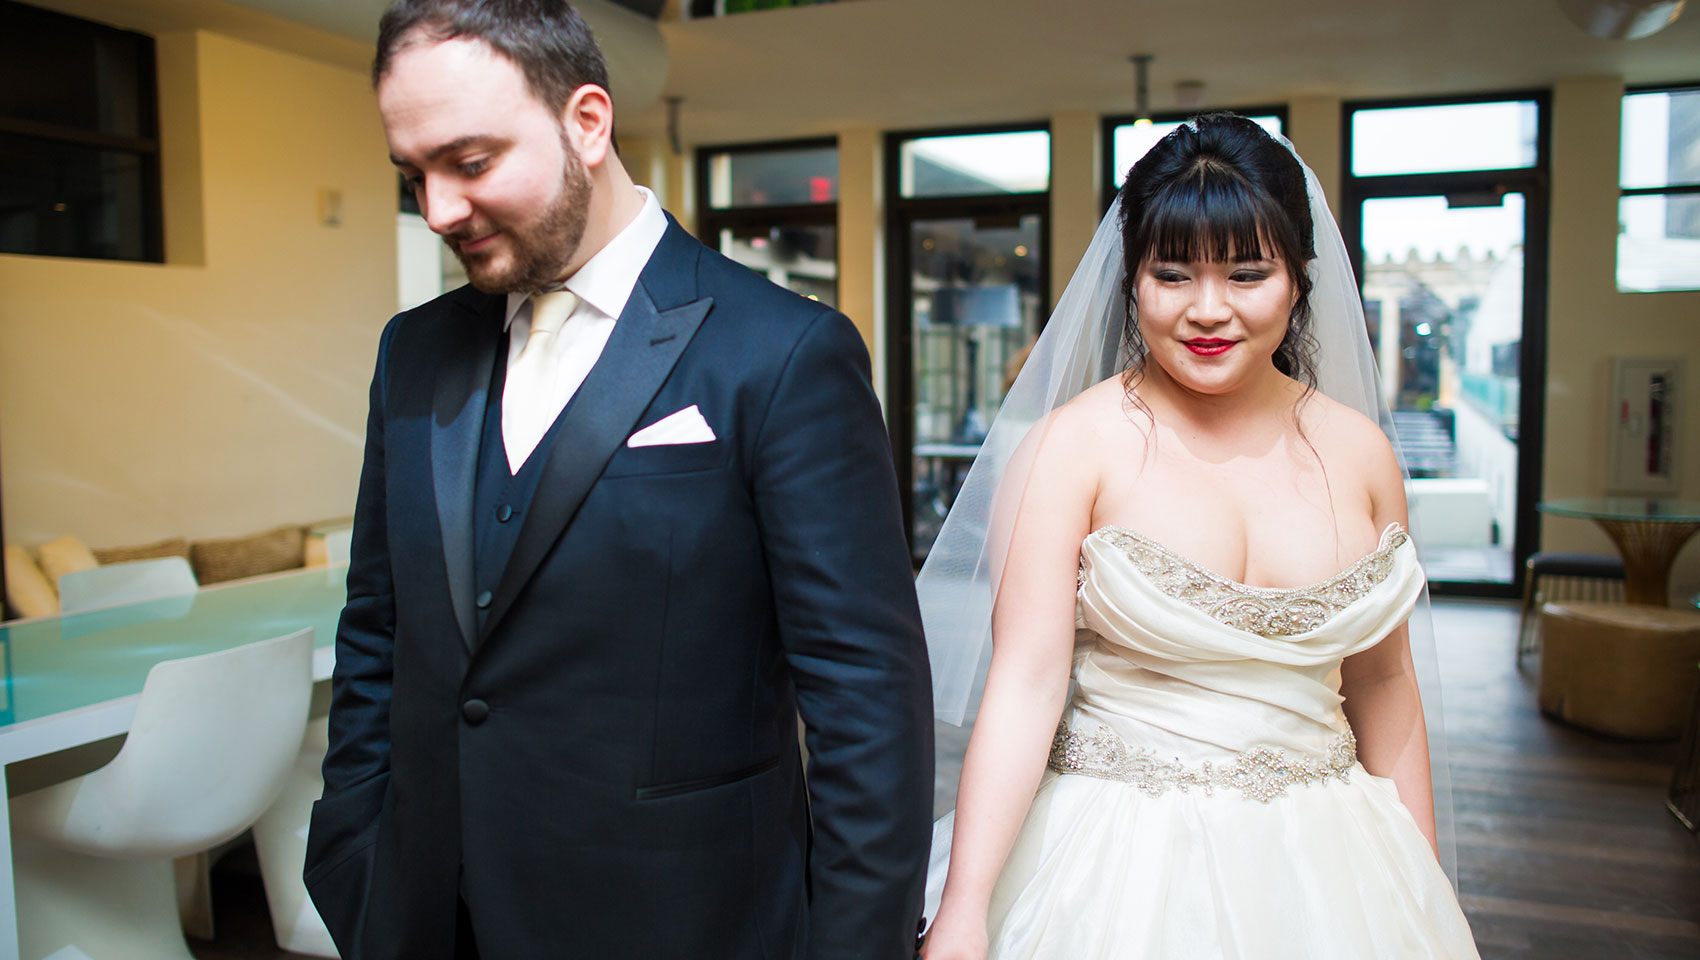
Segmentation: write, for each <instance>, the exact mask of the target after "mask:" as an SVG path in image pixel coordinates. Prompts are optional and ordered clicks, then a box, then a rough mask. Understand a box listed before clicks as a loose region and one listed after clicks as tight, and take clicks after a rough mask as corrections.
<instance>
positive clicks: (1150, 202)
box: [1121, 113, 1316, 390]
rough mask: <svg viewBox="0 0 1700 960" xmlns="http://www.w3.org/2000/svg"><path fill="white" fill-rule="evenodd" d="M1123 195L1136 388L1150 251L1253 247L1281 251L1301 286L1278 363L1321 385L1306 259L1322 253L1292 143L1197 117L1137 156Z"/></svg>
mask: <svg viewBox="0 0 1700 960" xmlns="http://www.w3.org/2000/svg"><path fill="white" fill-rule="evenodd" d="M1121 201H1122V209H1121V231H1122V256H1123V261H1124V263H1123V265H1124V267H1125V268H1126V270H1125V274H1124V276H1123V277H1122V299H1123V303H1124V304H1125V310H1126V314H1125V316H1126V319H1125V321H1124V324H1123V328H1122V345H1123V357H1122V361H1123V365H1124V367H1125V369H1126V372H1125V373H1124V375H1123V376H1124V382H1125V383H1126V384H1127V385H1128V387H1129V388H1130V389H1131V388H1132V385H1133V383H1134V381H1135V380H1136V379H1138V377H1139V376H1140V374H1141V373H1143V372H1144V369H1145V340H1144V337H1143V336H1141V334H1140V332H1139V322H1138V320H1137V316H1136V310H1135V304H1134V289H1135V286H1136V278H1137V276H1138V273H1139V265H1140V264H1141V263H1144V262H1145V261H1146V260H1147V259H1157V260H1166V261H1173V262H1177V263H1192V262H1198V261H1207V262H1212V263H1223V262H1227V261H1228V260H1230V259H1240V258H1243V257H1245V256H1246V252H1247V251H1259V252H1260V255H1261V256H1263V257H1265V258H1269V259H1275V258H1279V259H1280V261H1281V262H1282V264H1284V265H1285V267H1286V270H1287V275H1288V277H1289V278H1291V280H1292V283H1293V289H1294V290H1296V291H1298V297H1297V298H1296V299H1295V301H1294V303H1293V310H1292V313H1291V314H1290V315H1289V316H1288V318H1287V334H1286V336H1285V337H1283V338H1282V339H1281V345H1280V346H1279V347H1277V348H1276V350H1275V356H1274V363H1275V369H1277V370H1279V371H1281V372H1282V373H1284V374H1286V375H1287V376H1289V377H1292V378H1293V379H1295V380H1297V381H1299V382H1300V383H1302V384H1304V385H1305V386H1306V387H1307V388H1309V389H1311V390H1314V389H1315V387H1316V369H1315V359H1314V352H1315V341H1314V340H1313V339H1312V338H1311V335H1310V292H1311V286H1312V284H1311V279H1310V275H1309V274H1308V273H1307V272H1306V270H1305V264H1306V263H1308V262H1310V261H1311V260H1313V259H1315V257H1316V244H1315V235H1316V231H1315V225H1314V224H1312V222H1311V217H1310V197H1309V195H1308V193H1307V191H1306V189H1305V176H1304V168H1303V167H1302V166H1301V165H1300V164H1299V160H1298V158H1297V157H1296V156H1294V155H1293V153H1292V151H1291V150H1288V149H1287V148H1286V146H1284V145H1283V144H1282V143H1281V142H1280V141H1278V140H1276V139H1275V138H1274V137H1272V136H1270V135H1269V134H1268V133H1267V132H1266V131H1265V130H1264V129H1263V128H1262V127H1260V126H1258V125H1257V124H1256V123H1253V122H1252V121H1250V120H1247V119H1246V118H1245V117H1241V116H1237V115H1235V114H1231V113H1213V114H1207V115H1205V116H1201V117H1195V118H1193V119H1192V120H1190V121H1188V122H1187V123H1185V124H1183V125H1181V126H1180V127H1178V128H1176V129H1175V130H1174V132H1172V133H1170V134H1169V135H1168V136H1166V137H1164V138H1163V139H1161V140H1159V141H1157V145H1156V146H1154V147H1152V148H1151V150H1150V152H1148V153H1146V154H1145V156H1143V157H1141V158H1140V159H1139V162H1137V163H1135V164H1134V165H1133V169H1131V170H1129V171H1128V174H1127V180H1126V182H1124V183H1123V184H1122V188H1121Z"/></svg>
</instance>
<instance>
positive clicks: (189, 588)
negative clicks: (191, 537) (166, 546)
mask: <svg viewBox="0 0 1700 960" xmlns="http://www.w3.org/2000/svg"><path fill="white" fill-rule="evenodd" d="M199 589H200V584H198V583H196V582H195V574H194V571H192V570H190V569H189V561H187V560H185V559H183V558H182V557H158V558H156V559H153V560H130V561H126V562H124V563H109V564H106V565H105V566H100V567H91V568H89V569H87V570H78V571H76V572H75V573H67V574H65V575H63V576H61V577H60V578H59V610H60V612H61V613H75V612H77V611H78V610H88V609H91V608H94V607H110V606H112V605H114V604H119V603H135V602H137V601H140V600H158V599H160V598H161V597H178V596H185V595H188V594H192V593H194V592H195V591H196V590H199Z"/></svg>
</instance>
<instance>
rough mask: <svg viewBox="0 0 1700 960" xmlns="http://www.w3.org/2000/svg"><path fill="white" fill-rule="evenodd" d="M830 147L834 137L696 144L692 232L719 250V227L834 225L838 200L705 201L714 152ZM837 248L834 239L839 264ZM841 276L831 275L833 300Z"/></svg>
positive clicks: (834, 146)
mask: <svg viewBox="0 0 1700 960" xmlns="http://www.w3.org/2000/svg"><path fill="white" fill-rule="evenodd" d="M827 147H831V148H832V149H833V150H837V149H838V138H837V137H832V136H828V137H808V138H803V139H794V140H761V141H753V142H740V143H723V144H709V145H705V146H700V147H697V148H696V149H695V151H694V153H693V154H692V159H693V160H694V161H695V165H696V170H695V183H696V197H697V205H696V207H697V216H696V235H697V237H698V239H700V240H701V241H702V243H703V245H704V246H707V247H708V248H710V249H711V250H714V251H716V252H719V250H720V231H722V230H733V231H747V230H753V229H759V228H762V227H767V228H769V229H772V228H780V229H783V228H785V227H832V228H833V229H834V230H835V231H836V230H837V228H838V201H837V200H836V199H835V200H832V201H831V202H829V203H792V204H774V205H769V206H732V207H714V206H713V205H712V204H710V202H709V197H710V196H711V193H710V184H709V179H710V176H711V174H710V171H709V166H710V164H709V159H710V158H711V157H713V156H715V155H717V154H722V153H727V154H740V153H785V152H788V151H800V150H820V149H823V148H827ZM838 254H839V249H838V244H837V243H836V241H835V242H834V244H833V256H834V262H835V263H838V264H839V265H840V266H842V258H841V257H839V256H838ZM842 280H843V278H842V276H840V275H839V271H834V275H833V281H832V283H833V299H834V301H837V300H838V299H839V298H840V296H841V295H842V293H843V286H842Z"/></svg>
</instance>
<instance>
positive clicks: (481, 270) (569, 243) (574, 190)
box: [443, 137, 590, 293]
mask: <svg viewBox="0 0 1700 960" xmlns="http://www.w3.org/2000/svg"><path fill="white" fill-rule="evenodd" d="M561 147H562V149H563V150H564V151H565V153H566V159H565V161H564V164H563V168H562V176H561V189H560V192H559V193H557V194H556V196H555V199H554V200H553V201H552V202H551V203H550V204H549V207H548V208H547V209H545V210H544V211H543V213H542V215H541V216H539V217H538V218H537V219H536V220H535V221H533V222H532V223H530V224H526V225H523V226H515V227H508V226H500V225H494V224H493V225H492V226H494V227H495V229H496V230H497V231H498V232H500V233H502V234H503V235H505V236H506V237H507V238H508V241H509V246H510V247H511V248H512V250H511V254H510V256H511V260H510V262H509V263H508V265H507V267H506V268H505V269H500V270H498V269H497V268H496V267H495V266H494V265H493V264H492V260H493V259H494V251H491V252H483V251H480V252H477V253H471V254H467V253H462V252H461V250H460V246H459V244H458V243H457V241H461V240H469V239H472V238H473V237H474V236H476V234H475V233H473V232H471V231H468V232H465V233H453V234H450V235H448V236H446V237H444V238H443V242H444V243H446V244H448V247H449V249H450V250H452V251H454V255H455V258H456V259H458V260H459V261H460V265H461V266H462V267H464V268H465V269H466V278H467V279H468V280H470V281H471V282H472V285H473V286H474V287H476V288H478V289H479V290H481V291H483V292H484V293H535V292H536V291H539V290H545V289H548V288H549V287H550V286H553V285H554V284H556V283H558V282H559V281H560V279H561V274H562V272H563V271H564V270H565V269H566V265H567V264H568V263H571V262H572V259H573V255H574V254H576V253H577V252H578V247H579V243H580V242H581V241H583V240H584V228H585V223H586V222H587V221H588V220H589V218H590V217H589V214H590V175H589V174H588V173H586V172H585V169H584V162H583V161H582V160H580V159H579V156H578V153H577V152H576V151H574V150H573V148H572V146H571V145H569V144H568V143H567V142H566V138H565V137H563V138H562V140H561Z"/></svg>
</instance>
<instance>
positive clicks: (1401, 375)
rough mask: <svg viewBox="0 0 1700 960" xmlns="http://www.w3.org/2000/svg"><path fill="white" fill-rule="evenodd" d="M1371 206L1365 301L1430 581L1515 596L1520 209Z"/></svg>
mask: <svg viewBox="0 0 1700 960" xmlns="http://www.w3.org/2000/svg"><path fill="white" fill-rule="evenodd" d="M1496 199H1498V200H1499V201H1500V202H1499V203H1498V204H1497V205H1489V204H1485V203H1483V202H1482V201H1480V200H1475V199H1466V200H1465V201H1464V202H1460V201H1459V199H1458V198H1454V199H1453V200H1452V201H1450V202H1449V201H1448V198H1447V197H1444V196H1417V197H1383V198H1376V199H1371V200H1366V201H1364V202H1363V207H1362V223H1363V263H1364V267H1363V276H1362V283H1363V295H1364V313H1365V317H1366V319H1367V321H1368V323H1369V335H1370V342H1371V344H1373V345H1374V347H1375V353H1376V358H1377V360H1378V363H1379V366H1380V373H1381V388H1382V392H1383V399H1385V400H1386V401H1387V405H1388V407H1389V408H1390V409H1391V410H1392V411H1393V423H1394V426H1395V428H1396V430H1397V431H1398V436H1399V441H1400V444H1401V445H1402V447H1403V448H1404V453H1405V457H1406V466H1407V467H1408V468H1409V469H1410V472H1411V488H1410V490H1409V498H1410V510H1411V518H1412V526H1413V528H1414V529H1417V530H1420V531H1421V537H1420V539H1419V541H1418V542H1419V544H1420V546H1421V549H1422V553H1423V566H1424V569H1425V570H1427V572H1428V575H1429V577H1430V578H1431V579H1434V580H1443V581H1454V582H1480V583H1510V582H1512V580H1513V578H1514V577H1513V573H1514V570H1513V567H1514V566H1515V563H1514V560H1513V551H1512V544H1514V543H1515V542H1516V539H1517V523H1518V516H1517V513H1518V511H1517V505H1518V501H1517V497H1518V488H1517V477H1518V443H1519V438H1520V430H1519V426H1520V418H1519V412H1520V407H1521V397H1522V392H1521V379H1520V372H1521V371H1520V364H1519V356H1520V348H1521V344H1522V340H1523V283H1524V270H1523V259H1524V244H1523V240H1524V235H1525V229H1526V227H1525V222H1524V214H1525V203H1524V197H1523V195H1522V194H1521V193H1509V194H1506V195H1505V196H1503V197H1498V198H1496Z"/></svg>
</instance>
